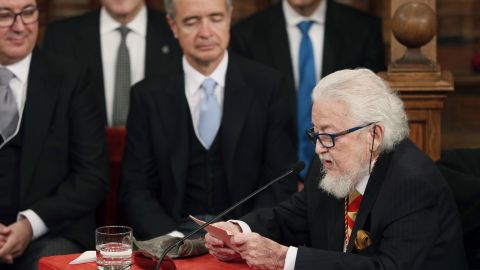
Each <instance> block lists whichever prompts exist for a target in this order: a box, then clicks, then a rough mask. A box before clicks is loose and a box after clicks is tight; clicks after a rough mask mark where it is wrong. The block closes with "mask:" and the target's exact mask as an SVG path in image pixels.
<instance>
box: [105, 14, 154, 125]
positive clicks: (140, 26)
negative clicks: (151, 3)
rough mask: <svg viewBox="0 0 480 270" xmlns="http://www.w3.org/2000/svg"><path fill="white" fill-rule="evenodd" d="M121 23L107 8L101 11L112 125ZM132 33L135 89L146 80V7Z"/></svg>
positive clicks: (130, 47)
mask: <svg viewBox="0 0 480 270" xmlns="http://www.w3.org/2000/svg"><path fill="white" fill-rule="evenodd" d="M120 26H121V23H119V22H118V21H116V20H115V19H114V18H112V16H110V14H108V12H107V11H106V10H105V8H104V7H102V9H101V10H100V44H101V50H102V67H103V81H104V88H105V102H106V108H107V120H108V123H109V125H110V124H111V123H112V117H113V97H114V91H115V89H114V88H115V66H116V62H117V51H118V47H119V45H120V41H121V34H120V31H118V30H117V28H118V27H120ZM126 26H127V27H128V28H129V29H130V32H129V33H128V35H127V40H126V43H127V47H128V53H129V54H130V78H131V85H134V84H135V83H137V82H139V81H141V80H143V78H144V77H145V50H146V49H145V48H146V37H147V8H146V6H143V8H142V9H141V10H140V12H139V13H138V14H137V16H136V17H135V18H134V19H133V20H132V21H131V22H129V23H128V24H127V25H126Z"/></svg>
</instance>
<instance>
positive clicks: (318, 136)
mask: <svg viewBox="0 0 480 270" xmlns="http://www.w3.org/2000/svg"><path fill="white" fill-rule="evenodd" d="M376 123H378V122H371V123H368V124H365V125H361V126H356V127H353V128H350V129H347V130H344V131H340V132H337V133H333V134H330V133H317V132H315V131H313V127H312V128H309V129H308V130H306V131H305V132H306V133H307V136H308V138H309V139H310V141H311V142H312V143H313V144H316V143H317V140H318V141H320V143H321V144H322V146H323V147H325V148H332V147H334V146H335V138H337V137H340V136H343V135H346V134H348V133H352V132H354V131H357V130H359V129H362V128H364V127H368V126H370V125H373V124H376Z"/></svg>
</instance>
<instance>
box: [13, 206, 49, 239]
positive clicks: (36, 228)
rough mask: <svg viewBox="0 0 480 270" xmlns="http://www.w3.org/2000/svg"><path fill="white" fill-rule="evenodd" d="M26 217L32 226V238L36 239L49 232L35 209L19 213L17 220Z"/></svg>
mask: <svg viewBox="0 0 480 270" xmlns="http://www.w3.org/2000/svg"><path fill="white" fill-rule="evenodd" d="M24 218H26V219H28V221H29V222H30V226H32V232H33V237H32V240H35V239H37V238H39V237H40V236H42V235H44V234H46V233H47V232H48V227H47V225H45V222H43V220H42V219H41V218H40V217H39V216H38V215H37V213H35V212H34V211H33V210H31V209H27V210H25V211H21V212H19V213H18V215H17V221H19V220H21V219H24Z"/></svg>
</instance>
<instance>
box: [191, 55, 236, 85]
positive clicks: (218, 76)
mask: <svg viewBox="0 0 480 270" xmlns="http://www.w3.org/2000/svg"><path fill="white" fill-rule="evenodd" d="M182 65H183V72H184V73H185V79H186V81H190V82H192V85H194V87H192V88H189V89H186V90H187V91H188V92H189V94H194V92H196V91H198V90H199V89H200V86H201V85H202V83H203V81H204V80H205V79H206V78H212V79H213V80H215V82H216V83H217V85H218V86H220V87H221V89H223V88H224V87H225V76H226V75H227V67H228V51H225V54H224V56H223V59H222V61H220V64H219V65H218V66H217V68H216V69H215V70H214V71H213V72H212V74H210V75H209V76H205V75H203V74H202V73H200V72H198V71H197V70H196V69H195V68H194V67H192V65H190V63H188V61H187V59H186V58H185V56H183V58H182Z"/></svg>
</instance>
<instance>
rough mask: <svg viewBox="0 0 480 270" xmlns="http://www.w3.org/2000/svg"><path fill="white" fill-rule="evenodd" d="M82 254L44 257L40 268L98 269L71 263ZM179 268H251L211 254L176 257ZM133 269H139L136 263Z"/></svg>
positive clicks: (44, 269) (217, 269)
mask: <svg viewBox="0 0 480 270" xmlns="http://www.w3.org/2000/svg"><path fill="white" fill-rule="evenodd" d="M79 255H80V254H70V255H61V256H50V257H43V258H41V259H40V262H39V264H38V270H96V269H97V267H96V265H95V262H91V263H84V264H76V265H70V264H68V263H69V262H70V261H72V260H74V259H75V258H76V257H78V256H79ZM174 261H175V265H176V267H177V270H191V269H205V270H244V269H245V270H246V269H251V268H250V267H248V265H246V264H245V263H225V262H221V261H219V260H217V259H216V258H215V257H213V256H212V255H210V254H206V255H203V256H200V257H194V258H187V259H176V260H174ZM131 269H132V270H138V269H139V268H138V267H136V266H135V265H134V266H133V267H132V268H131Z"/></svg>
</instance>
